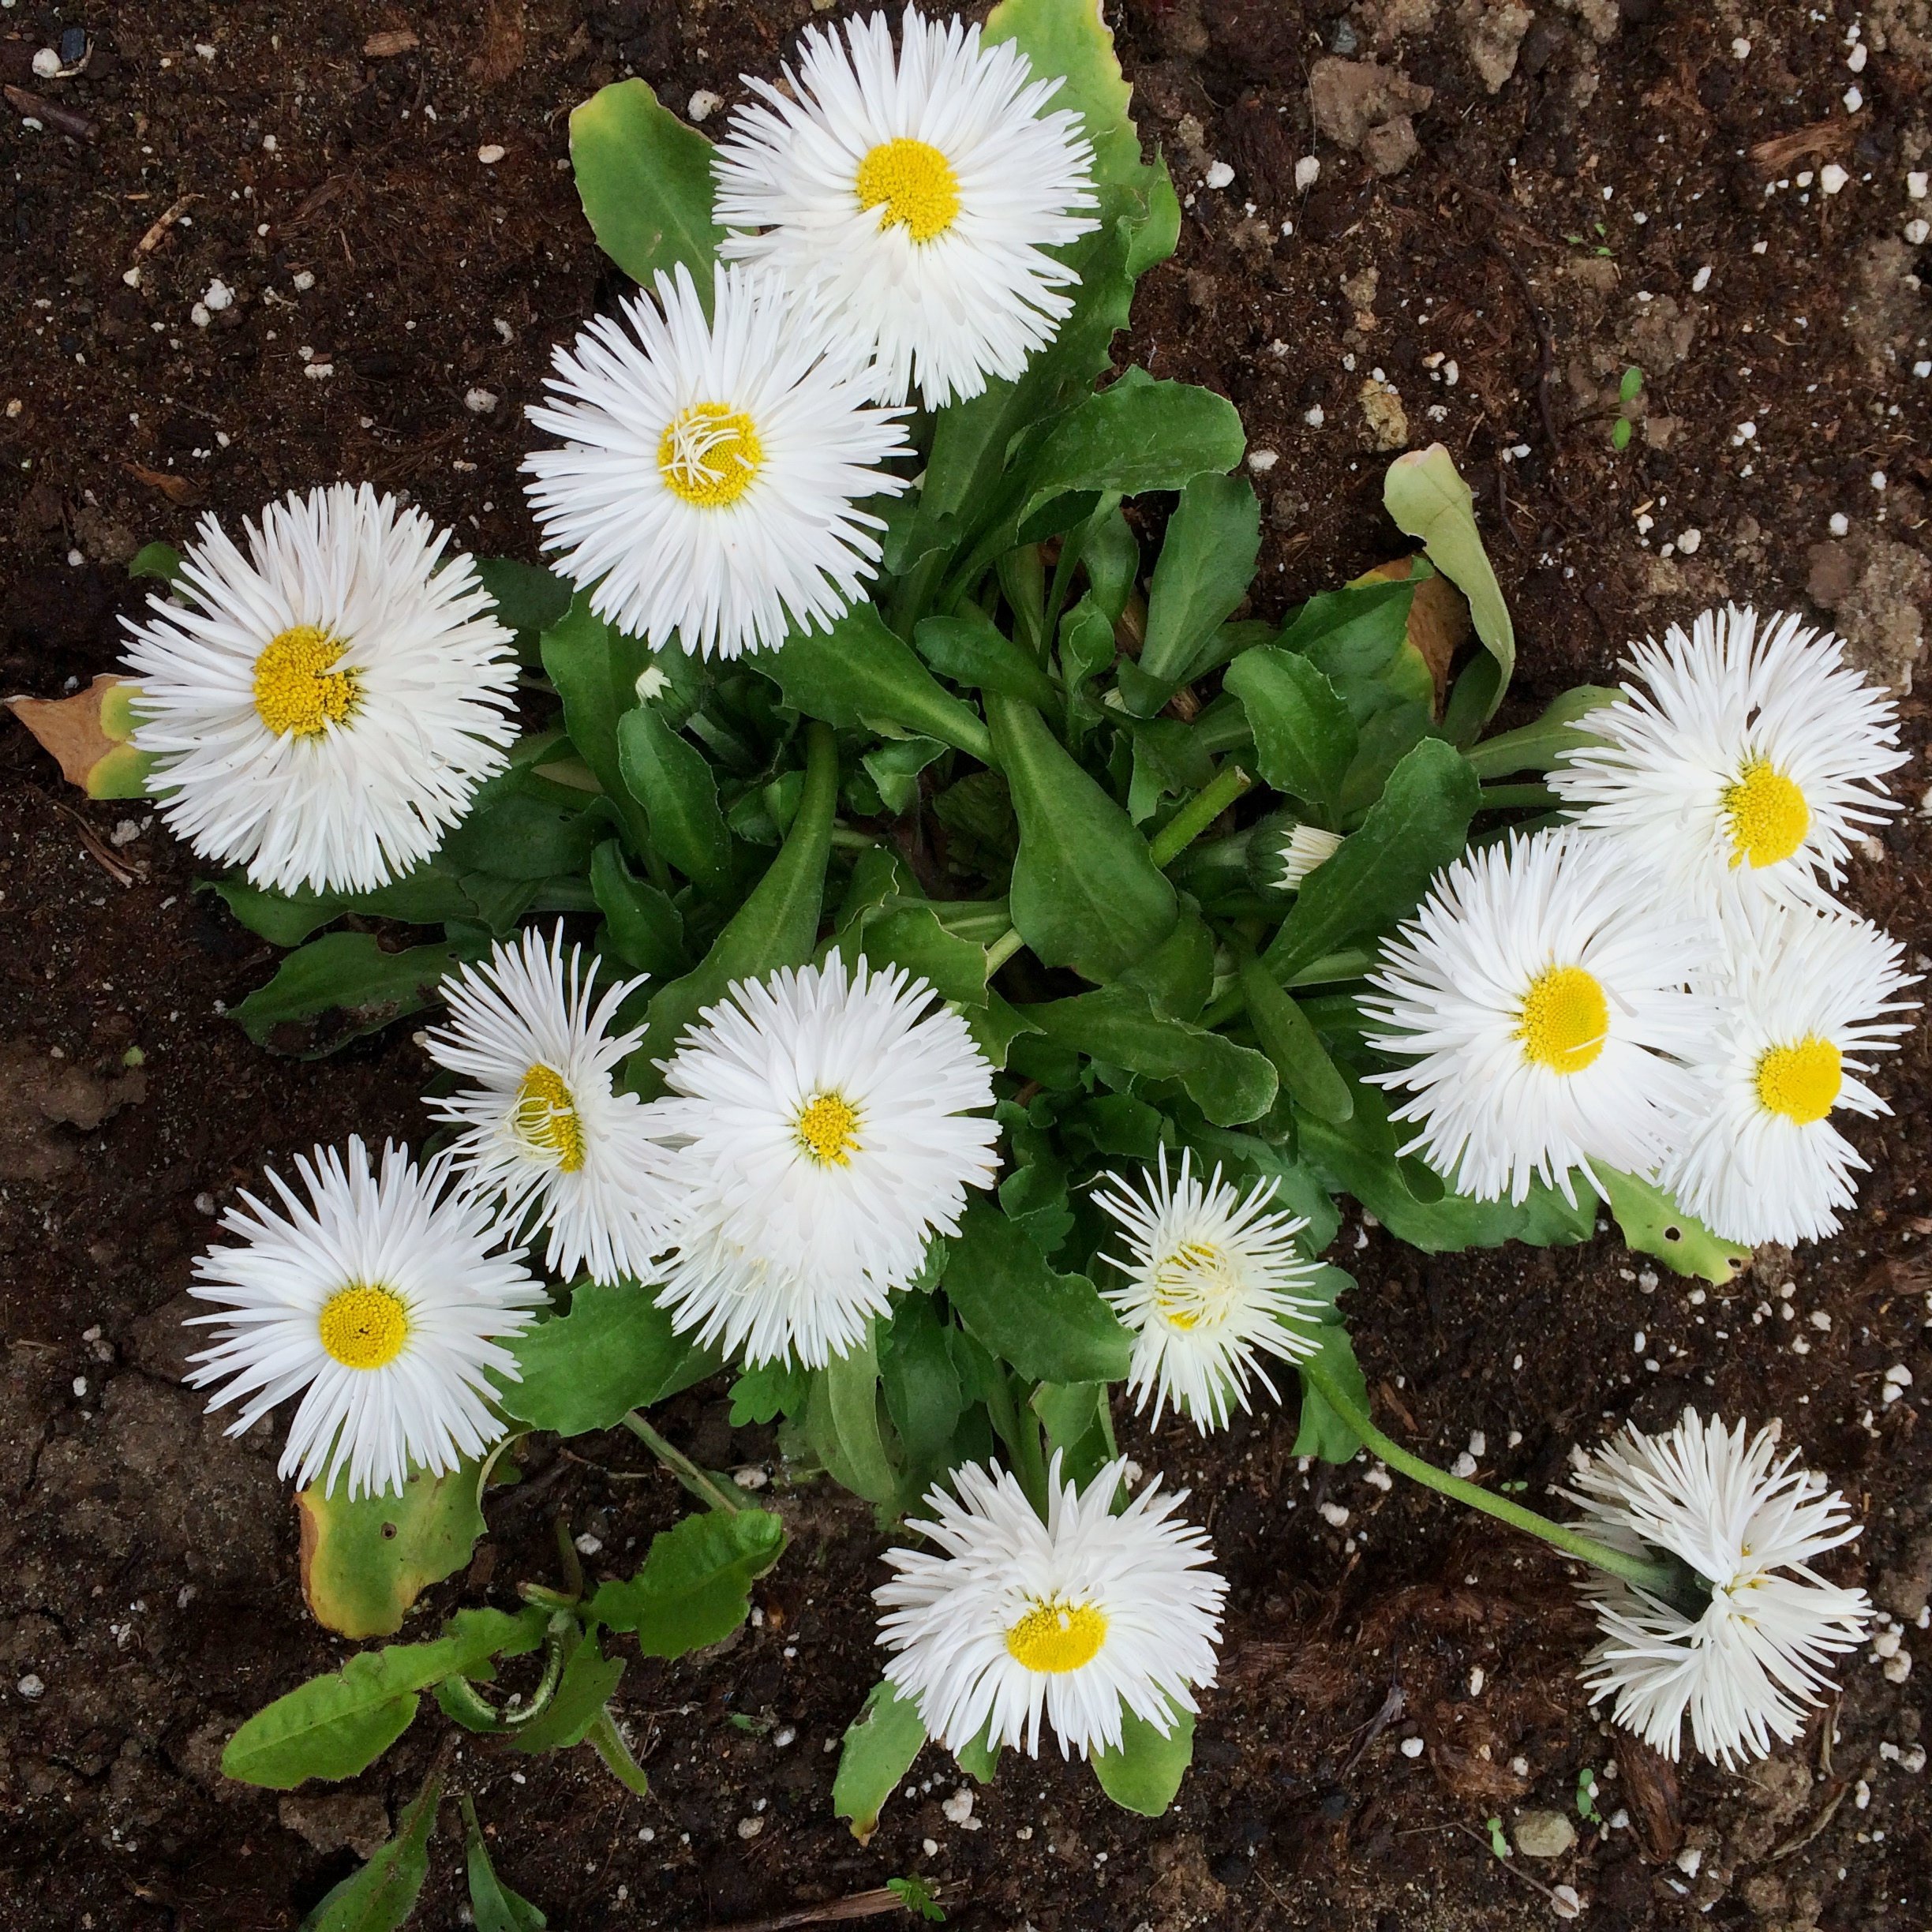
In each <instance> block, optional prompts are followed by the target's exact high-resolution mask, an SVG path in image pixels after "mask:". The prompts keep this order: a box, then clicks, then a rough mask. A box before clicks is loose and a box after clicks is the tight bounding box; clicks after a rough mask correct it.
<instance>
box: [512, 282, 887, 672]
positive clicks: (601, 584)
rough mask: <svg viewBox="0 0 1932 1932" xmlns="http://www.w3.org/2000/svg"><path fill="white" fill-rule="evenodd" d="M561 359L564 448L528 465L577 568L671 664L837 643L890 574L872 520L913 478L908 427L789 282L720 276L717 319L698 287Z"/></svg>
mask: <svg viewBox="0 0 1932 1932" xmlns="http://www.w3.org/2000/svg"><path fill="white" fill-rule="evenodd" d="M712 309H713V313H712V316H711V318H710V320H706V316H705V311H704V309H703V306H702V304H701V303H700V302H699V301H698V290H697V288H696V286H695V285H694V283H692V281H691V271H689V270H688V269H687V268H685V267H684V266H683V264H682V263H680V264H679V265H678V269H677V273H676V277H675V278H673V277H671V276H668V275H662V274H661V275H658V277H657V300H656V301H654V302H653V301H652V300H651V298H650V296H648V295H646V294H638V295H635V296H634V297H632V298H631V299H630V300H629V301H627V303H625V304H624V305H623V313H622V314H621V316H618V317H612V316H598V317H597V319H596V320H593V322H592V323H591V324H590V326H589V327H588V328H586V329H585V330H584V331H583V332H582V334H581V335H579V336H578V338H577V340H576V342H575V344H574V345H572V346H571V347H569V348H560V349H559V350H557V352H556V373H555V374H554V375H552V376H551V378H550V380H549V391H550V395H551V398H552V400H551V401H550V402H548V403H546V404H544V405H542V406H539V407H537V408H534V409H532V410H531V411H530V421H532V422H534V423H535V424H536V425H537V427H538V428H539V429H547V430H549V431H550V432H552V434H554V435H556V436H561V437H563V438H564V447H562V448H561V449H549V450H537V451H534V452H533V453H532V454H531V455H529V456H527V457H526V458H525V459H524V462H523V467H524V468H525V469H526V470H528V471H529V472H530V475H531V476H532V477H534V479H535V480H534V481H533V482H531V483H530V485H529V486H528V489H529V495H530V504H531V507H532V508H533V509H534V511H536V514H537V522H539V523H540V524H541V526H543V533H544V542H545V545H546V547H547V548H549V549H552V550H556V551H560V552H563V555H562V557H561V559H560V563H559V565H558V567H559V568H560V570H561V571H562V572H563V573H564V575H565V576H567V577H568V578H570V579H571V582H573V583H575V584H576V585H577V586H578V588H579V589H582V590H588V591H590V606H591V608H592V609H593V610H594V611H595V612H597V615H598V616H600V617H602V618H604V619H605V620H607V621H608V622H609V623H613V624H616V625H617V626H619V627H620V628H621V629H623V631H627V632H628V633H629V634H630V635H632V636H634V637H640V638H644V639H645V640H646V642H649V644H650V646H651V648H652V649H653V650H657V649H659V648H660V647H661V646H663V645H665V644H666V643H668V642H669V641H670V640H671V639H672V638H673V637H675V638H676V639H677V640H678V642H680V644H681V645H682V646H683V648H684V649H685V650H687V651H689V652H691V653H692V654H693V655H695V656H702V657H710V656H713V655H716V656H717V657H737V656H738V655H739V653H741V652H744V651H747V650H764V649H769V648H773V647H775V646H777V645H779V644H781V643H782V642H784V638H785V635H786V634H787V632H788V631H789V630H791V629H792V627H794V626H796V627H799V628H800V629H802V630H806V631H811V630H813V629H814V628H828V627H829V626H830V624H831V623H832V621H833V620H834V619H835V618H837V616H840V615H841V613H842V612H844V610H845V609H846V608H847V607H848V605H850V604H851V603H852V601H853V600H854V599H855V598H856V597H858V596H859V592H860V588H861V586H863V583H864V582H865V581H866V579H867V578H869V577H870V576H871V575H872V573H873V571H874V569H875V567H877V565H878V559H879V540H878V535H877V533H878V531H880V530H883V529H884V528H885V523H884V522H883V520H882V519H881V518H879V517H877V516H875V515H873V514H872V513H871V511H867V510H862V509H860V508H859V507H857V506H858V505H859V503H860V502H861V501H862V500H864V499H866V498H867V497H871V496H893V495H896V494H897V493H898V492H900V491H901V490H903V489H904V488H905V487H906V483H905V479H904V477H897V476H894V475H893V474H892V473H891V472H890V471H889V470H883V469H882V468H881V467H880V465H881V464H882V463H883V462H886V460H887V459H889V458H890V457H894V456H900V455H905V454H906V453H907V448H908V446H907V444H906V440H905V432H904V428H903V427H902V426H901V425H900V423H899V422H898V421H897V420H896V415H895V412H893V411H892V410H883V409H878V408H876V407H874V406H871V402H870V399H869V397H868V395H867V391H866V390H865V389H864V388H863V386H862V385H861V384H860V382H859V380H858V371H859V368H860V365H859V361H857V360H856V358H855V354H854V352H853V351H852V349H851V347H850V346H849V345H844V346H841V347H839V348H837V349H836V350H835V349H834V348H833V345H832V340H831V338H830V335H829V332H828V330H827V328H826V324H825V323H824V320H823V319H822V317H820V316H818V315H817V314H816V313H815V312H814V310H813V309H811V306H810V305H800V304H799V303H798V302H796V301H794V300H793V299H792V297H791V296H790V295H789V294H788V293H787V291H786V290H785V289H784V286H781V283H779V281H778V279H777V277H776V276H773V275H766V274H754V273H753V272H752V271H750V270H749V269H747V268H729V269H728V268H724V267H722V266H721V267H719V268H718V269H717V274H716V279H715V283H714V285H713V298H712Z"/></svg>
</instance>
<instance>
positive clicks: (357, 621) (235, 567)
mask: <svg viewBox="0 0 1932 1932" xmlns="http://www.w3.org/2000/svg"><path fill="white" fill-rule="evenodd" d="M244 529H245V534H246V537H247V540H248V552H247V554H246V555H244V554H243V553H242V552H241V550H240V549H238V548H237V547H236V545H234V542H233V541H231V540H230V537H228V536H227V533H226V532H225V531H223V529H222V527H221V526H220V525H219V523H218V522H216V521H215V519H214V518H213V517H212V516H210V517H204V519H202V521H201V525H200V530H199V531H198V532H197V537H196V541H194V542H193V543H192V544H190V545H189V546H188V549H187V550H186V551H185V552H184V554H183V556H182V569H181V576H180V578H179V580H178V587H179V589H180V590H181V591H182V593H183V594H184V595H185V597H186V599H187V601H186V603H185V604H184V605H178V604H173V603H167V602H163V601H161V600H160V599H159V598H155V599H153V600H152V601H150V603H149V605H148V613H147V616H146V617H145V618H144V620H142V621H141V622H140V623H134V624H131V625H130V629H131V630H132V632H133V639H132V642H130V643H129V646H128V652H127V660H126V661H127V668H128V671H129V674H130V675H131V676H133V677H134V678H135V679H136V680H138V682H139V683H140V697H139V698H138V700H137V702H136V705H135V713H136V716H137V718H138V719H139V720H140V723H139V726H138V728H137V731H136V732H135V734H134V742H135V743H136V745H137V747H139V748H140V750H142V751H147V752H150V753H152V754H153V755H154V758H155V765H154V768H153V770H152V774H151V776H150V777H149V781H148V788H149V790H150V791H152V792H154V793H155V795H156V796H157V797H158V798H159V800H160V806H161V814H162V816H163V818H166V819H167V822H168V823H169V825H170V826H171V827H172V828H173V829H174V831H175V832H176V833H178V834H179V835H180V836H181V837H182V838H184V839H185V840H187V841H188V842H189V844H191V845H192V846H193V848H194V849H195V850H196V852H198V853H200V856H202V857H203V858H204V859H212V860H213V861H214V862H215V863H217V864H220V865H240V866H243V867H246V869H247V872H248V877H249V882H250V883H251V884H253V885H255V886H263V887H265V888H268V889H271V890H273V891H275V892H282V893H294V892H301V891H309V892H367V891H372V890H373V889H375V888H376V887H377V886H383V885H386V884H387V883H388V882H389V881H390V880H391V879H393V878H396V877H398V876H399V875H400V874H402V873H404V872H406V871H409V870H410V867H412V866H414V865H416V864H417V863H419V862H420V861H421V860H422V859H426V858H428V857H429V855H430V854H431V853H432V852H434V851H435V850H436V847H437V846H438V845H439V844H441V842H442V840H443V836H444V833H446V832H447V831H448V829H450V828H451V826H454V825H455V824H456V822H458V821H459V819H460V818H462V816H463V814H464V813H465V812H466V811H467V810H468V809H469V806H470V799H472V798H473V797H474V795H475V792H476V789H477V786H478V785H479V784H481V783H482V781H484V780H485V778H487V777H489V776H490V775H491V774H492V773H494V772H496V771H498V770H500V769H501V768H502V766H504V762H505V761H506V758H507V751H506V747H507V746H508V744H509V743H510V742H511V739H513V738H514V737H515V736H516V727H515V720H514V717H513V716H512V705H513V700H512V695H511V694H512V691H513V690H514V687H515V682H516V668H517V667H516V657H515V652H514V651H513V650H511V635H510V633H509V632H508V631H506V630H505V629H504V627H503V626H502V625H501V624H500V623H497V621H496V616H495V615H494V606H493V605H492V602H491V600H490V596H489V592H488V591H487V590H485V589H484V587H483V585H482V582H481V579H480V578H478V577H477V571H476V566H475V564H474V563H472V562H471V560H470V559H469V558H468V557H467V556H462V555H460V554H457V555H447V554H446V553H447V546H448V543H449V533H448V532H447V531H446V530H444V531H439V530H436V527H435V526H433V525H432V523H431V522H429V519H428V518H427V517H425V515H423V514H422V513H421V511H418V510H404V509H402V508H400V507H399V506H398V505H397V504H396V502H395V499H394V498H393V497H389V496H380V497H379V496H377V495H376V492H374V491H373V490H372V489H369V486H368V485H366V484H365V485H363V486H362V488H361V489H351V488H350V485H347V484H346V483H339V484H337V485H335V487H334V488H333V489H318V490H313V491H311V492H310V493H309V495H308V496H290V497H289V498H288V499H287V500H286V501H285V502H282V503H276V504H270V505H269V506H268V508H267V509H266V510H264V511H263V512H262V519H261V522H260V525H259V526H257V525H256V524H253V523H249V524H247V525H245V526H244Z"/></svg>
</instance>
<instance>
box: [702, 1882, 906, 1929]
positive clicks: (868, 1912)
mask: <svg viewBox="0 0 1932 1932" xmlns="http://www.w3.org/2000/svg"><path fill="white" fill-rule="evenodd" d="M905 1909H906V1903H905V1900H904V1899H902V1898H901V1897H900V1896H899V1894H898V1893H897V1892H893V1891H890V1890H889V1889H887V1888H886V1886H884V1885H881V1886H880V1887H879V1888H878V1890H877V1891H875V1892H855V1893H852V1895H851V1896H850V1897H848V1898H842V1899H827V1900H826V1902H825V1903H824V1904H822V1905H801V1906H800V1907H799V1909H798V1910H797V1911H788V1912H781V1913H780V1914H779V1915H778V1916H777V1918H776V1919H747V1920H746V1921H745V1922H744V1923H743V1924H741V1925H735V1926H720V1927H719V1932H791V1929H792V1927H793V1926H814V1925H843V1924H844V1923H846V1922H847V1921H848V1920H849V1919H877V1918H878V1917H880V1916H882V1915H883V1914H885V1913H886V1912H889V1911H904V1910H905Z"/></svg>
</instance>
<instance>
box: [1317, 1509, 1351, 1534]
mask: <svg viewBox="0 0 1932 1932" xmlns="http://www.w3.org/2000/svg"><path fill="white" fill-rule="evenodd" d="M1321 1515H1322V1521H1323V1522H1325V1523H1327V1525H1328V1526H1330V1527H1331V1529H1340V1528H1341V1527H1342V1525H1343V1524H1344V1523H1345V1522H1347V1521H1348V1519H1349V1513H1348V1511H1347V1509H1346V1507H1344V1505H1342V1503H1324V1504H1323V1505H1322V1506H1321Z"/></svg>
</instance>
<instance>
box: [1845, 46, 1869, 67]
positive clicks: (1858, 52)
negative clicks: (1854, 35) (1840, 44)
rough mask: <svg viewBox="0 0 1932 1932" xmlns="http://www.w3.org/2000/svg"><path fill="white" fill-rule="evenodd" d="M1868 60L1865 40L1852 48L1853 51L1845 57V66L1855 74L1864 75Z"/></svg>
mask: <svg viewBox="0 0 1932 1932" xmlns="http://www.w3.org/2000/svg"><path fill="white" fill-rule="evenodd" d="M1867 58H1868V50H1867V49H1866V45H1865V43H1864V42H1863V40H1860V41H1859V42H1858V43H1856V44H1855V46H1854V47H1852V51H1851V52H1850V53H1849V54H1847V55H1846V56H1845V65H1846V66H1848V67H1849V68H1850V69H1852V72H1853V73H1863V72H1864V71H1865V62H1866V59H1867Z"/></svg>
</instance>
